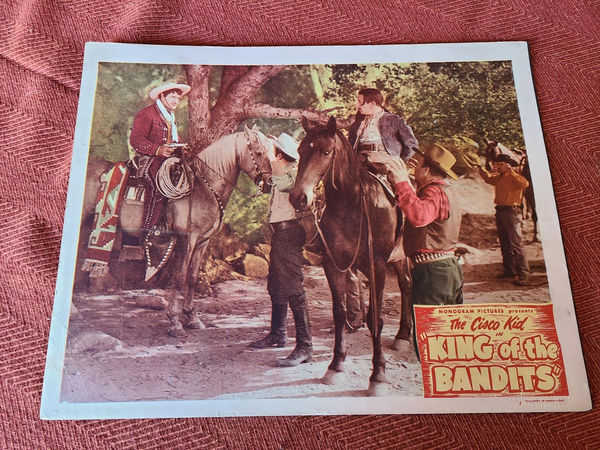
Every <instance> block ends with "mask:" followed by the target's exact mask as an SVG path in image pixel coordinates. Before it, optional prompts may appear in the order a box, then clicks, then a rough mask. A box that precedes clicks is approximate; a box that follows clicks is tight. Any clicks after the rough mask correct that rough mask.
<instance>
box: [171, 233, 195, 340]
mask: <svg viewBox="0 0 600 450" xmlns="http://www.w3.org/2000/svg"><path fill="white" fill-rule="evenodd" d="M189 239H190V237H189V236H183V235H182V236H179V237H178V238H177V247H176V248H175V252H174V255H173V257H174V258H175V261H173V266H172V267H173V271H174V274H173V275H174V276H173V278H172V280H171V283H170V285H171V293H170V296H169V305H168V307H167V317H168V318H169V321H170V322H171V326H170V327H169V329H168V330H167V333H168V334H169V336H173V337H179V338H181V337H186V336H187V333H186V332H185V330H184V329H183V324H182V323H181V320H180V319H179V316H180V315H181V310H182V302H181V294H182V288H183V286H184V285H185V272H184V270H183V269H184V268H185V267H186V266H187V261H188V260H189V255H188V251H186V247H188V241H189Z"/></svg>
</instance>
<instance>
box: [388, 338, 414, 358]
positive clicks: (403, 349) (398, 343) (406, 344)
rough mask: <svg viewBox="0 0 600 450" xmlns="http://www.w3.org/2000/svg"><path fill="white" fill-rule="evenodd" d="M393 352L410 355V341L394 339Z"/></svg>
mask: <svg viewBox="0 0 600 450" xmlns="http://www.w3.org/2000/svg"><path fill="white" fill-rule="evenodd" d="M392 350H397V351H399V352H400V353H402V354H404V353H408V351H409V350H410V341H409V340H407V339H398V338H397V339H394V343H393V344H392Z"/></svg>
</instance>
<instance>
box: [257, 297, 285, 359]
mask: <svg viewBox="0 0 600 450" xmlns="http://www.w3.org/2000/svg"><path fill="white" fill-rule="evenodd" d="M286 322H287V302H282V301H275V300H273V299H271V332H270V333H269V334H267V335H266V336H265V337H264V338H262V339H259V340H258V341H254V342H252V343H251V344H250V347H252V348H268V347H285V342H286V340H287V331H286Z"/></svg>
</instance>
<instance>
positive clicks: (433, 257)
mask: <svg viewBox="0 0 600 450" xmlns="http://www.w3.org/2000/svg"><path fill="white" fill-rule="evenodd" d="M454 256H455V255H454V251H449V252H428V253H417V254H416V255H413V256H411V259H412V262H413V264H414V265H415V266H418V265H419V264H428V263H430V262H434V261H441V260H442V259H449V258H454Z"/></svg>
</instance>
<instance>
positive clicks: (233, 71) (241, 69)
mask: <svg viewBox="0 0 600 450" xmlns="http://www.w3.org/2000/svg"><path fill="white" fill-rule="evenodd" d="M249 70H250V67H248V66H225V67H224V68H223V73H222V74H221V87H220V88H219V93H221V92H227V91H228V90H229V88H230V87H231V85H232V84H234V83H236V82H237V81H238V80H239V79H240V78H241V77H242V76H244V75H245V74H246V73H248V71H249Z"/></svg>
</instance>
